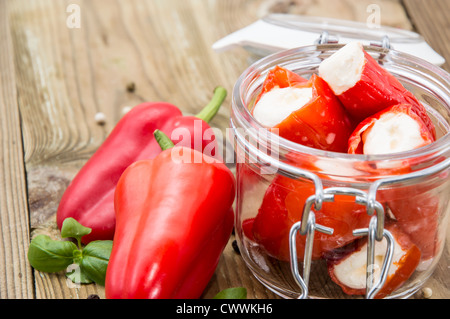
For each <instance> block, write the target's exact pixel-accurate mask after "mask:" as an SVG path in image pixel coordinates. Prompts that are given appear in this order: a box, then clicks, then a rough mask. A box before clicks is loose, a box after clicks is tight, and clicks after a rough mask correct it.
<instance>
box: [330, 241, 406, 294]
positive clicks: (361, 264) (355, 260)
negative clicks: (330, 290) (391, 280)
mask: <svg viewBox="0 0 450 319" xmlns="http://www.w3.org/2000/svg"><path fill="white" fill-rule="evenodd" d="M386 249H387V241H386V239H385V238H383V240H382V241H381V242H376V243H375V265H373V271H374V273H373V276H374V277H373V278H374V280H375V282H376V281H378V279H379V278H380V275H381V269H382V266H383V262H384V258H385V255H386ZM405 253H406V252H405V251H403V250H402V249H401V247H400V245H399V244H398V243H397V241H396V240H394V254H393V258H392V265H391V267H390V268H389V272H388V275H393V274H395V272H396V271H397V269H398V264H397V262H398V261H399V260H400V259H401V258H402V256H403V255H404V254H405ZM366 268H367V244H366V245H364V247H362V249H361V250H359V251H357V252H355V253H353V254H351V255H349V256H348V257H347V258H346V259H345V260H343V261H342V262H341V263H339V264H338V265H336V266H335V267H334V274H335V276H336V278H337V279H338V280H339V281H340V282H341V283H342V284H344V285H346V286H347V287H350V288H353V289H364V288H365V287H366Z"/></svg>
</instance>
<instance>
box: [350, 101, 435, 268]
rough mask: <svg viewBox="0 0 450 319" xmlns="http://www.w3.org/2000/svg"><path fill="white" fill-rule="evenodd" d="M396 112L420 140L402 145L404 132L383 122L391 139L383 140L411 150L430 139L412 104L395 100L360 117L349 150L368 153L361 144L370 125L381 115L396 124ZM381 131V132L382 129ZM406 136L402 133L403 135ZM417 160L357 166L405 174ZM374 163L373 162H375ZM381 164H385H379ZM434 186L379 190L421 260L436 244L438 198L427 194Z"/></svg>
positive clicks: (381, 118)
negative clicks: (397, 102)
mask: <svg viewBox="0 0 450 319" xmlns="http://www.w3.org/2000/svg"><path fill="white" fill-rule="evenodd" d="M398 114H404V115H407V116H408V117H409V118H410V119H411V120H413V121H414V122H415V123H416V124H417V125H416V131H413V130H412V128H411V127H408V132H407V133H408V135H411V136H416V137H418V136H420V137H421V139H422V143H419V144H417V145H416V146H415V147H409V148H408V147H405V145H407V143H406V142H405V136H404V135H403V134H402V135H399V136H395V135H396V134H397V133H396V128H395V127H390V126H386V130H389V131H392V132H391V133H390V134H392V135H393V136H392V139H391V140H390V141H389V139H384V143H387V144H389V143H390V142H392V143H399V144H402V145H400V146H401V147H402V148H403V150H405V151H407V150H411V149H414V148H418V147H421V146H425V145H428V144H430V143H432V142H434V140H435V139H434V137H433V135H432V133H431V132H430V131H429V128H428V127H427V125H426V124H425V123H424V122H423V121H422V119H421V117H419V116H418V115H417V114H416V113H415V112H414V110H413V106H412V105H410V104H399V105H394V106H391V107H388V108H387V109H385V110H383V111H381V112H378V113H377V114H375V115H374V116H371V117H369V118H367V119H366V120H364V121H362V122H361V123H360V124H359V126H358V127H357V128H356V129H355V131H354V133H353V134H352V136H351V137H350V139H349V151H348V152H349V153H350V154H370V152H369V153H368V152H367V149H366V148H364V143H365V141H366V139H368V138H370V136H369V134H375V133H373V132H372V128H373V126H374V125H375V123H376V122H377V121H382V120H383V118H391V119H392V120H393V121H395V123H396V125H397V124H398V125H401V119H400V118H396V117H395V116H396V115H398ZM383 133H384V132H383ZM407 137H408V136H406V138H407ZM420 164H421V163H420V160H417V159H414V160H402V161H395V160H393V161H390V162H388V163H386V164H382V163H377V164H373V165H372V166H370V165H367V166H366V167H364V168H363V167H359V168H360V169H365V170H367V171H370V172H372V174H388V173H389V174H394V175H396V174H405V173H409V172H411V171H412V167H413V166H414V165H420ZM375 165H376V166H375ZM381 165H385V166H384V167H382V166H381ZM432 188H436V187H435V186H433V187H429V186H421V185H420V184H419V185H412V186H408V185H407V186H402V187H393V188H390V189H381V190H379V198H380V199H379V200H380V201H381V202H382V203H383V204H384V205H385V206H386V207H388V209H389V210H390V212H391V213H392V214H393V215H394V217H395V219H396V221H397V223H398V226H399V227H400V228H401V229H402V230H403V231H404V232H405V233H406V234H407V235H409V237H410V238H411V240H412V242H414V243H415V244H416V245H417V247H418V248H419V249H420V251H421V253H422V258H423V259H424V260H426V259H429V258H431V257H433V256H434V255H435V253H436V250H437V247H438V242H439V241H438V239H437V238H436V236H437V232H438V231H437V229H438V216H437V215H438V208H439V198H438V197H437V196H435V195H434V194H431V193H430V191H429V189H432Z"/></svg>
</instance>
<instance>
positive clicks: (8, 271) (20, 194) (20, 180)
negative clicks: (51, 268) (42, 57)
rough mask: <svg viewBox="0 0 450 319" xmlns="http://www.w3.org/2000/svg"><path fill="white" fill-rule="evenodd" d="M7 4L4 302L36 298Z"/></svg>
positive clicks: (0, 273)
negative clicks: (28, 259)
mask: <svg viewBox="0 0 450 319" xmlns="http://www.w3.org/2000/svg"><path fill="white" fill-rule="evenodd" d="M7 12H8V10H7V3H6V2H4V1H1V2H0V46H1V48H2V51H3V52H2V54H0V70H1V72H0V114H1V116H0V140H1V144H2V145H1V148H0V158H1V165H2V167H1V170H0V299H7V298H8V299H11V298H32V297H33V295H34V289H33V276H32V272H31V269H30V267H29V265H28V263H27V257H26V254H27V249H28V244H29V240H30V236H29V235H30V228H29V220H28V207H27V189H26V177H25V167H24V162H23V151H22V132H21V126H20V114H19V107H18V103H17V91H16V86H15V84H16V77H15V72H14V56H13V49H12V39H11V33H10V30H9V26H8V19H7Z"/></svg>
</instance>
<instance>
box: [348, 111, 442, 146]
mask: <svg viewBox="0 0 450 319" xmlns="http://www.w3.org/2000/svg"><path fill="white" fill-rule="evenodd" d="M375 126H376V128H374V127H375ZM377 134H379V136H378V137H377V136H376V135H377ZM434 141H435V138H434V137H433V134H432V133H431V132H430V130H429V128H428V127H427V126H426V125H425V123H424V122H423V121H422V119H421V117H419V116H418V115H417V114H416V113H415V112H414V109H413V106H412V105H411V104H397V105H393V106H390V107H388V108H386V109H384V110H382V111H380V112H378V113H376V114H375V115H373V116H370V117H368V118H366V119H365V120H364V121H362V122H361V123H360V124H359V125H358V126H357V127H356V129H355V131H354V132H353V133H352V135H351V136H350V138H349V142H348V153H349V154H366V155H368V154H388V153H395V152H400V151H409V150H412V149H415V148H419V147H422V146H425V145H428V144H431V143H433V142H434ZM366 143H367V144H369V143H370V144H369V146H366V145H367V144H366ZM374 144H375V145H374Z"/></svg>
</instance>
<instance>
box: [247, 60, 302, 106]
mask: <svg viewBox="0 0 450 319" xmlns="http://www.w3.org/2000/svg"><path fill="white" fill-rule="evenodd" d="M307 81H308V80H307V79H305V78H303V77H301V76H300V75H298V74H297V73H294V72H292V71H290V70H288V69H286V68H283V67H280V66H278V65H277V66H275V67H274V68H273V69H271V70H269V73H267V76H266V78H265V80H264V83H263V86H262V89H261V92H260V93H259V95H258V97H257V98H256V101H255V105H256V104H257V103H258V102H259V100H260V99H261V97H262V96H263V95H264V94H265V93H267V92H269V91H270V90H272V89H274V88H286V87H296V86H298V85H299V84H302V83H305V82H307Z"/></svg>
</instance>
